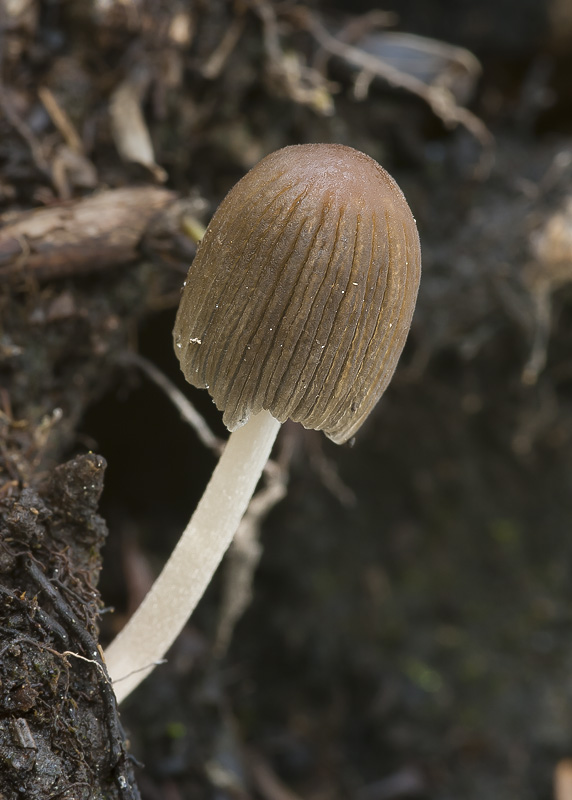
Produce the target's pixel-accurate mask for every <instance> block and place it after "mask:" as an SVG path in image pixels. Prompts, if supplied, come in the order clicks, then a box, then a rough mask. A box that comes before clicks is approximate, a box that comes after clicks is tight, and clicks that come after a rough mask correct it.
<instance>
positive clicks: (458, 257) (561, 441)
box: [0, 0, 572, 800]
mask: <svg viewBox="0 0 572 800" xmlns="http://www.w3.org/2000/svg"><path fill="white" fill-rule="evenodd" d="M375 10H376V9H375V8H374V6H373V5H372V4H371V3H369V2H365V0H364V2H360V3H348V2H344V0H337V2H333V0H332V1H331V2H329V1H328V0H323V2H313V3H306V4H299V5H295V4H294V3H291V2H270V0H248V1H246V0H245V2H236V3H232V2H223V0H214V1H213V2H208V3H207V2H202V1H201V0H188V1H187V2H183V1H182V0H181V2H166V0H165V1H163V2H162V1H161V0H141V2H122V0H110V1H109V2H105V3H104V2H99V1H98V0H93V1H92V0H90V2H84V3H70V2H67V3H66V2H59V1H54V2H48V1H47V0H45V1H42V2H40V0H13V2H11V3H6V4H5V5H4V7H3V8H2V9H0V58H1V64H2V72H1V80H0V112H1V113H0V798H1V800H16V799H17V798H24V797H25V798H32V800H36V799H37V800H40V798H41V800H48V798H70V799H71V798H73V800H92V798H93V800H95V799H96V798H97V800H103V798H109V799H110V800H111V798H113V799H115V798H137V797H138V796H140V797H142V798H143V800H195V799H197V800H199V798H200V800H203V798H204V799H205V800H206V799H207V798H217V799H219V798H220V799H221V800H222V799H223V798H239V799H240V798H262V800H295V798H304V799H305V800H322V799H323V798H326V797H327V798H331V799H333V800H337V799H338V798H339V800H386V799H387V798H410V797H411V798H421V800H425V799H426V800H453V798H455V799H457V798H463V800H482V799H483V798H498V799H499V800H517V798H518V800H549V798H556V800H568V798H570V797H572V789H571V788H570V787H571V784H572V777H571V776H572V766H571V763H572V762H571V761H570V759H572V714H571V713H570V710H571V708H572V681H571V679H570V674H571V665H572V636H571V631H572V616H571V612H570V608H571V607H572V604H571V600H572V589H571V586H572V584H571V581H570V564H571V563H572V537H571V536H570V533H571V528H572V522H571V521H572V369H571V362H570V353H571V352H572V333H571V331H572V289H571V287H570V282H571V280H572V201H571V197H572V144H571V139H570V136H571V134H572V112H571V111H570V109H571V108H572V106H571V101H572V97H571V94H570V93H571V89H570V86H571V84H570V81H569V75H570V70H571V68H572V56H571V53H572V15H571V14H570V11H569V8H568V4H567V2H566V0H551V1H550V2H548V0H527V2H523V0H519V1H518V2H517V0H495V2H492V1H491V0H481V2H479V3H476V2H473V3H471V2H463V3H461V2H451V0H430V1H429V2H419V1H418V0H407V1H405V0H403V1H402V2H400V3H397V2H388V3H387V4H385V6H384V11H386V12H391V13H392V14H393V18H389V17H387V16H386V17H385V18H383V20H382V19H380V16H379V13H377V14H375V13H373V12H374V11H375ZM396 14H398V15H399V18H398V19H397V18H396V16H395V15H396ZM380 22H382V23H383V25H391V26H390V27H383V26H382V27H380ZM388 31H389V32H391V31H400V32H402V33H406V34H418V35H420V36H424V37H431V41H432V42H433V45H432V46H431V48H429V49H427V47H426V44H423V43H422V40H416V39H410V38H404V39H402V40H395V39H393V40H392V39H387V38H384V36H386V34H387V32H388ZM328 37H330V38H328ZM332 38H333V39H334V40H335V42H336V43H337V44H336V47H338V50H337V51H336V52H335V53H334V52H328V47H329V46H330V45H331V39H332ZM442 42H448V43H450V44H452V45H455V46H456V47H457V48H468V50H465V49H462V50H461V49H457V50H455V51H454V52H453V51H450V50H448V49H446V48H445V47H444V46H443V45H442ZM435 43H437V44H435ZM439 43H441V44H439ZM340 46H341V50H340V49H339V47H340ZM405 47H409V48H412V50H408V51H407V53H405V50H404V48H405ZM344 48H345V49H344ZM352 48H353V49H352ZM356 49H357V50H358V51H359V52H360V53H366V52H367V53H368V54H369V57H376V58H377V56H379V54H382V55H383V58H384V59H385V62H384V63H386V64H387V63H388V62H389V63H390V64H392V65H393V66H396V65H397V66H398V68H399V69H400V70H401V73H400V75H401V78H398V79H396V78H395V75H394V74H393V78H392V85H389V84H388V83H387V82H386V81H384V80H383V79H382V78H381V77H379V76H378V77H375V76H374V75H373V74H372V72H371V69H364V68H363V64H361V67H360V64H357V63H356V61H355V58H356V56H355V53H354V50H356ZM469 51H470V52H469ZM412 52H413V54H414V58H413V61H411V60H410V59H411V54H412ZM404 53H405V55H406V56H407V57H405V56H404ZM471 53H472V54H473V56H471ZM372 54H373V55H372ZM376 54H377V56H376ZM360 57H361V56H360ZM474 57H476V58H477V59H478V60H479V62H480V65H481V70H482V71H481V72H480V73H479V72H478V70H477V68H476V67H475V65H476V63H477V62H476V61H474ZM352 59H353V60H352ZM367 64H368V65H369V67H371V62H367ZM376 64H378V62H377V61H376ZM376 68H377V67H376ZM404 74H405V75H406V76H409V78H411V76H412V75H414V76H415V78H416V79H417V81H418V82H417V83H415V82H412V81H411V80H407V79H403V80H402V78H403V75H404ZM395 84H397V85H395ZM443 86H445V87H446V89H443ZM131 134H132V135H131ZM305 141H337V142H342V143H346V144H350V145H352V146H354V147H357V148H359V149H362V150H364V151H365V152H367V153H369V154H370V155H372V156H373V157H374V158H376V159H377V160H378V161H380V163H382V164H383V165H384V166H385V167H386V168H387V169H388V170H389V171H390V172H391V174H393V175H394V177H395V178H396V179H397V180H398V182H399V184H400V185H401V187H402V189H403V191H404V193H405V195H406V197H407V199H408V201H409V204H410V206H411V207H412V209H413V211H414V214H415V216H416V219H417V222H418V225H419V230H420V236H421V242H422V252H423V270H424V272H423V278H422V285H421V290H420V295H419V301H418V305H417V310H416V314H415V318H414V323H413V328H412V331H411V334H410V338H409V341H408V344H407V346H406V350H405V352H404V355H403V357H402V360H401V362H400V366H399V368H398V370H397V372H396V374H395V377H394V379H393V382H392V384H391V386H390V388H389V390H388V391H387V393H386V394H385V395H384V397H383V399H382V401H381V402H380V404H379V405H378V407H377V408H376V410H375V412H374V413H373V414H372V415H371V417H370V418H369V419H368V421H367V423H366V425H365V426H364V427H363V429H362V430H361V431H360V432H359V434H358V436H357V437H356V440H355V442H354V443H352V445H345V446H341V447H336V446H335V445H333V444H332V443H330V442H328V441H326V440H325V439H324V437H322V435H321V434H319V433H317V432H313V431H305V430H303V429H301V428H300V427H299V426H296V425H294V424H286V425H285V426H284V427H283V430H282V432H281V434H280V438H279V441H278V443H277V448H276V456H275V457H276V459H277V461H278V463H279V464H280V466H281V468H282V470H283V474H284V475H286V476H287V482H288V493H287V496H286V497H285V498H284V499H283V500H281V501H280V502H279V503H276V504H275V505H274V506H273V508H272V510H271V511H270V513H269V514H268V516H267V517H266V518H265V519H264V520H263V521H262V526H261V527H262V530H261V543H262V555H261V559H260V562H259V564H258V567H257V569H256V572H255V575H254V579H253V585H252V598H251V602H250V604H249V605H248V608H247V609H246V611H245V612H244V614H243V615H242V617H241V618H240V620H239V621H238V623H237V625H236V627H235V628H234V630H232V631H231V633H232V635H231V636H230V635H229V637H228V638H229V641H225V643H224V645H221V638H220V630H221V618H224V617H225V613H226V612H225V611H224V609H225V605H224V598H225V591H226V586H227V584H226V583H225V580H226V579H225V572H224V570H221V571H220V574H218V575H217V576H216V578H215V580H214V581H213V583H212V584H211V586H210V587H209V589H208V591H207V594H206V595H205V597H204V599H203V600H202V601H201V604H200V606H199V608H198V610H197V612H196V613H195V615H194V616H193V618H192V620H191V621H190V622H189V623H188V625H187V626H186V628H185V630H184V632H183V633H182V635H181V636H180V638H179V640H178V641H177V643H176V644H175V645H174V647H173V648H172V650H171V652H170V653H169V656H168V660H167V663H166V664H164V665H162V666H160V667H158V668H157V669H156V670H155V671H154V673H153V674H152V675H151V676H150V677H149V678H148V679H147V680H146V681H145V682H144V683H143V684H142V685H141V686H140V688H139V689H138V690H137V691H136V692H135V693H134V694H133V695H132V696H131V697H130V698H129V699H128V700H127V701H126V702H125V704H124V705H123V706H122V707H121V713H120V714H118V711H117V708H116V707H115V704H114V698H113V695H112V692H111V689H110V684H109V680H108V678H107V675H106V672H105V665H104V661H103V659H102V657H101V652H100V650H99V649H98V648H97V645H96V642H97V640H98V636H99V641H100V642H101V644H102V645H105V644H106V643H107V642H108V641H109V640H110V639H111V638H112V636H113V635H114V633H115V632H117V631H118V630H119V629H120V627H121V625H122V624H123V622H124V621H125V619H126V617H127V615H128V614H129V613H131V611H132V610H133V608H134V607H136V605H137V604H138V602H139V601H140V599H141V597H142V596H143V595H144V593H145V591H146V590H147V588H148V586H149V584H150V582H151V580H152V576H153V575H155V574H156V573H157V572H158V570H159V569H160V566H161V563H163V562H164V560H165V559H166V557H167V556H168V554H169V552H170V551H171V549H172V547H173V546H174V544H175V542H176V540H177V538H178V535H179V533H180V531H181V530H182V527H183V526H184V524H185V522H186V520H187V519H188V516H189V514H190V512H191V511H192V508H193V506H194V505H195V504H196V502H197V500H198V498H199V497H200V494H201V492H202V489H203V487H204V485H205V484H206V482H207V480H208V477H209V475H210V472H211V471H212V468H213V465H214V463H215V456H214V455H213V454H212V453H211V452H210V451H209V450H208V449H206V448H205V447H204V445H202V444H201V443H200V442H199V440H198V439H197V436H196V435H195V433H194V432H193V430H192V429H191V428H190V427H189V426H188V425H187V424H186V423H185V422H184V421H183V420H182V419H181V416H180V413H179V412H178V411H177V409H176V408H175V407H174V406H173V404H172V403H171V400H170V398H169V396H168V393H165V391H164V390H163V389H161V388H160V387H159V386H158V385H157V384H156V383H155V382H154V381H153V380H152V378H151V377H150V374H149V371H148V370H146V369H145V368H143V369H142V368H141V363H143V366H144V365H145V364H152V365H155V367H157V368H158V369H159V370H160V371H161V373H162V374H163V375H164V376H166V377H167V378H169V379H170V380H171V381H172V382H173V384H174V385H175V386H177V387H179V388H180V389H181V390H182V391H184V392H185V394H186V395H187V397H188V398H189V399H190V400H191V401H192V402H193V404H194V405H195V406H196V409H197V410H198V411H199V413H200V414H201V415H202V416H203V417H204V419H205V421H206V422H208V424H209V425H210V426H211V428H212V429H213V430H214V431H215V433H216V434H217V435H219V436H221V437H224V436H225V435H226V434H225V431H224V429H223V427H222V424H221V421H220V415H219V413H218V412H217V411H216V409H215V408H214V406H213V405H212V403H211V401H210V399H209V397H208V395H207V393H206V392H200V391H196V390H194V389H192V388H191V387H189V386H187V385H186V384H185V382H184V380H183V378H182V376H181V375H180V373H179V368H178V364H177V361H176V358H175V356H174V354H173V348H172V336H171V330H172V326H173V321H174V315H175V312H176V307H177V303H178V297H179V290H180V287H181V285H182V282H183V280H184V276H185V274H186V270H187V268H188V264H189V263H190V261H191V260H192V257H193V254H194V252H195V246H196V241H197V239H198V238H200V231H201V230H202V228H203V226H204V225H205V224H206V223H208V220H209V218H210V216H211V215H212V212H213V211H214V209H215V208H216V205H217V203H218V202H219V201H220V200H221V199H222V197H223V196H224V194H225V192H226V191H227V190H228V189H229V188H230V187H231V186H232V185H233V183H234V182H235V181H236V180H237V179H238V178H239V177H240V176H241V175H242V174H244V172H245V171H246V170H247V169H249V168H250V167H251V166H252V165H253V164H254V163H256V161H257V160H258V159H259V158H261V157H262V156H263V155H265V154H266V153H268V152H270V151H272V150H274V149H276V148H278V147H281V146H283V145H286V144H291V143H295V142H305ZM133 354H138V355H139V356H140V357H143V358H144V359H145V361H144V362H138V361H137V358H136V357H134V356H133ZM104 542H105V547H104V546H103V545H104ZM102 565H103V566H102ZM235 569H236V563H235V562H233V561H231V560H229V563H228V565H227V574H228V573H229V572H230V574H231V575H232V571H233V570H235ZM112 609H113V611H112ZM221 609H222V610H221ZM231 627H232V626H231Z"/></svg>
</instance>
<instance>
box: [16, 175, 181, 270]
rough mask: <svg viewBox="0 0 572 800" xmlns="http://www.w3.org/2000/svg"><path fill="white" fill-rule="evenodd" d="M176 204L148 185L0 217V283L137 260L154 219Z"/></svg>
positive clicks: (170, 194)
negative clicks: (145, 234) (139, 247)
mask: <svg viewBox="0 0 572 800" xmlns="http://www.w3.org/2000/svg"><path fill="white" fill-rule="evenodd" d="M175 199H176V195H175V194H174V193H173V192H169V191H167V190H165V189H160V188H156V187H153V186H145V187H138V188H130V189H113V190H110V191H103V192H100V193H98V194H96V195H94V196H92V197H88V198H84V199H80V200H77V201H75V202H72V203H65V204H62V205H57V206H53V207H50V208H42V209H40V210H32V211H25V212H21V213H10V214H4V215H2V216H0V283H1V282H3V281H6V280H11V279H14V278H19V277H34V278H35V279H37V280H46V279H51V278H61V277H65V276H67V275H73V274H76V273H87V272H91V271H93V270H103V269H109V268H110V267H115V266H118V265H120V264H126V263H129V262H131V261H133V260H134V259H135V258H136V257H137V248H138V246H139V243H140V241H141V238H142V236H143V235H144V233H145V232H146V229H147V227H148V225H149V224H150V223H151V221H152V220H153V218H154V217H155V215H156V214H157V213H158V212H159V211H162V210H164V209H165V208H166V207H167V206H169V205H170V204H172V203H173V202H174V201H175Z"/></svg>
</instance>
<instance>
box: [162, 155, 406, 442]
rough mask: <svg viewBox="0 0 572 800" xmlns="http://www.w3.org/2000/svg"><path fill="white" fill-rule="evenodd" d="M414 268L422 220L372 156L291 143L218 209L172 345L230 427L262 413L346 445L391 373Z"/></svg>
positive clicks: (195, 383)
mask: <svg viewBox="0 0 572 800" xmlns="http://www.w3.org/2000/svg"><path fill="white" fill-rule="evenodd" d="M420 272H421V253H420V247H419V237H418V234H417V228H416V225H415V220H414V219H413V216H412V214H411V211H410V209H409V206H408V205H407V202H406V200H405V198H404V196H403V194H402V192H401V190H400V189H399V187H398V186H397V184H396V183H395V181H394V180H393V178H391V176H390V175H388V173H387V172H386V171H385V170H384V169H383V168H382V167H380V166H379V164H377V162H375V161H373V159H371V158H370V157H369V156H366V155H364V154H363V153H360V152H359V151H357V150H354V149H352V148H350V147H346V146H344V145H337V144H307V145H294V146H292V147H285V148H283V149H282V150H278V151H277V152H275V153H272V154H271V155H269V156H267V157H266V158H264V159H263V160H262V161H260V162H259V163H258V164H257V165H256V166H255V167H254V168H253V169H252V170H251V171H250V172H249V173H247V174H246V175H245V176H244V177H243V178H242V179H241V180H240V181H239V182H238V183H237V184H236V186H234V188H233V189H231V191H230V192H229V193H228V195H227V196H226V197H225V199H224V200H223V202H222V203H221V205H220V206H219V208H218V210H217V211H216V213H215V214H214V216H213V218H212V220H211V222H210V224H209V226H208V228H207V231H206V233H205V236H204V239H203V241H202V242H201V244H200V246H199V248H198V251H197V255H196V257H195V260H194V261H193V264H192V266H191V268H190V270H189V274H188V276H187V281H186V285H185V288H184V290H183V295H182V298H181V304H180V306H179V311H178V314H177V321H176V324H175V329H174V338H175V352H176V353H177V356H178V357H179V359H180V362H181V368H182V370H183V372H184V374H185V377H186V379H187V380H188V381H189V383H191V384H193V386H197V387H200V388H206V389H208V390H209V392H210V394H211V396H212V397H213V399H214V401H215V403H216V405H217V407H218V408H219V409H221V410H222V411H224V416H223V420H224V423H225V425H226V426H227V427H228V428H229V429H230V430H231V431H232V430H235V429H236V428H238V427H240V426H241V425H243V424H244V423H245V422H246V421H247V420H248V418H249V417H250V415H251V414H256V413H258V412H260V411H261V410H262V409H266V410H268V411H269V412H270V413H271V414H272V415H273V416H274V417H276V419H278V420H280V421H281V422H284V421H285V420H286V419H288V418H290V419H293V420H295V421H297V422H301V423H302V425H304V426H305V427H307V428H316V429H319V430H323V431H324V433H326V435H327V436H329V437H330V439H333V441H335V442H338V443H342V442H345V441H347V440H348V439H349V438H350V437H351V436H353V435H354V433H355V432H356V431H357V429H358V428H359V427H360V425H361V424H362V423H363V421H364V420H365V418H366V417H367V415H368V414H369V413H370V411H371V410H372V408H373V406H374V405H375V403H376V402H377V401H378V400H379V398H380V397H381V395H382V394H383V392H384V390H385V388H386V387H387V384H388V383H389V381H390V379H391V376H392V375H393V372H394V369H395V367H396V364H397V361H398V359H399V356H400V354H401V351H402V349H403V346H404V344H405V339H406V337H407V333H408V331H409V327H410V324H411V318H412V316H413V310H414V308H415V301H416V297H417V289H418V285H419V278H420Z"/></svg>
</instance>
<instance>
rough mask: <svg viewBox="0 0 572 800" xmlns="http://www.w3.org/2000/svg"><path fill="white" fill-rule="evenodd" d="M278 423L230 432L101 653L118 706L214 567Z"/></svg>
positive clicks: (263, 419) (259, 418)
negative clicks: (159, 565) (175, 537)
mask: <svg viewBox="0 0 572 800" xmlns="http://www.w3.org/2000/svg"><path fill="white" fill-rule="evenodd" d="M279 428H280V423H279V422H278V421H277V420H276V419H274V417H273V416H271V414H269V413H268V412H267V411H262V412H261V413H260V414H256V416H253V417H251V419H250V420H249V422H247V424H246V425H244V426H243V427H242V428H239V429H238V430H237V431H236V432H235V433H233V434H232V435H231V436H230V438H229V440H228V443H227V445H226V447H225V449H224V452H223V454H222V456H221V457H220V460H219V462H218V464H217V466H216V468H215V471H214V472H213V475H212V478H211V480H210V482H209V484H208V486H207V488H206V489H205V493H204V494H203V496H202V498H201V500H200V502H199V504H198V506H197V508H196V510H195V513H194V514H193V516H192V517H191V520H190V522H189V524H188V525H187V527H186V528H185V530H184V532H183V535H182V536H181V538H180V539H179V542H178V544H177V546H176V547H175V549H174V550H173V552H172V554H171V556H170V558H169V560H168V561H167V563H166V564H165V566H164V568H163V571H162V572H161V574H160V575H159V577H158V578H157V580H156V581H155V583H154V584H153V586H152V587H151V590H150V591H149V593H148V594H147V596H146V597H145V599H144V600H143V602H142V603H141V605H140V606H139V608H138V609H137V611H136V612H135V614H133V616H132V617H131V619H130V620H129V621H128V622H127V624H126V625H125V627H124V628H123V630H122V631H121V632H120V633H119V634H118V636H117V637H116V638H115V639H114V640H113V642H112V643H111V644H110V645H109V647H108V648H107V650H106V652H105V661H106V664H107V669H108V671H109V675H110V677H111V680H112V681H113V688H114V690H115V694H116V697H117V701H118V702H119V703H121V701H122V700H124V699H125V698H126V697H127V696H128V695H129V694H130V693H131V692H132V691H133V689H135V688H136V687H137V686H138V685H139V684H140V683H141V681H142V680H144V678H146V677H147V675H149V673H150V672H151V671H152V670H153V669H154V667H155V666H156V664H157V662H159V661H161V659H163V658H164V656H165V654H166V652H167V650H168V649H169V647H170V646H171V645H172V644H173V642H174V641H175V639H176V638H177V636H178V634H179V633H180V631H181V630H182V628H183V626H184V625H185V623H186V621H187V620H188V618H189V617H190V615H191V614H192V612H193V611H194V609H195V607H196V605H197V603H198V602H199V600H200V599H201V597H202V596H203V593H204V591H205V589H206V588H207V586H208V585H209V583H210V581H211V578H212V577H213V575H214V573H215V571H216V568H217V567H218V565H219V564H220V562H221V560H222V557H223V556H224V554H225V552H226V550H227V548H228V546H229V545H230V543H231V541H232V539H233V536H234V534H235V532H236V530H237V528H238V525H239V523H240V520H241V519H242V515H243V514H244V512H245V511H246V508H247V506H248V503H249V501H250V498H251V497H252V495H253V493H254V490H255V488H256V484H257V483H258V480H259V478H260V476H261V474H262V470H263V469H264V465H265V464H266V462H267V460H268V457H269V455H270V451H271V450H272V445H273V443H274V440H275V439H276V435H277V433H278V430H279Z"/></svg>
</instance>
